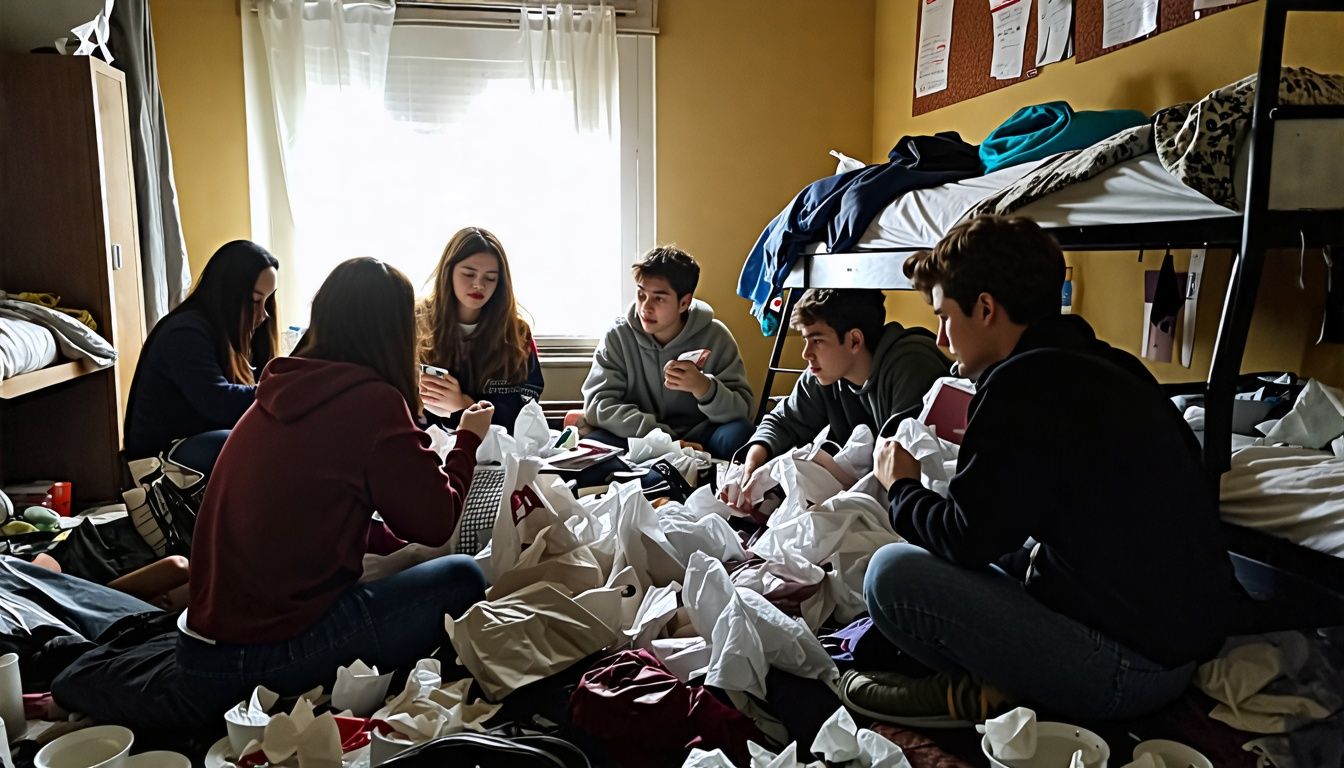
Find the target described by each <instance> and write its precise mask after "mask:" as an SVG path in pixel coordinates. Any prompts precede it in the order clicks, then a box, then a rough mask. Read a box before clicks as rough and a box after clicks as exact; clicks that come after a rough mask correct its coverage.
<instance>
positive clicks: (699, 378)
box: [663, 360, 710, 399]
mask: <svg viewBox="0 0 1344 768" xmlns="http://www.w3.org/2000/svg"><path fill="white" fill-rule="evenodd" d="M663 386H665V387H667V388H668V389H672V390H676V391H678V392H689V393H690V394H692V395H694V396H695V397H696V399H699V398H702V397H704V396H705V393H707V392H709V386H710V385H709V377H708V376H706V375H705V374H703V373H701V371H700V369H699V368H696V367H695V363H692V362H690V361H689V360H670V361H668V363H667V365H665V366H663Z"/></svg>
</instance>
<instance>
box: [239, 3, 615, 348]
mask: <svg viewBox="0 0 1344 768" xmlns="http://www.w3.org/2000/svg"><path fill="white" fill-rule="evenodd" d="M260 10H261V13H260V19H259V25H260V29H259V32H258V30H256V29H253V30H252V32H251V33H249V32H248V29H249V27H248V22H247V20H246V19H245V20H244V54H245V61H250V62H251V65H252V67H253V68H254V69H257V70H262V71H263V72H264V73H265V74H266V76H265V77H257V76H249V77H248V79H247V83H248V90H249V93H248V110H249V117H248V121H249V136H250V137H251V139H253V140H256V141H257V142H258V143H259V144H264V142H266V141H267V140H268V139H270V137H278V147H268V146H264V145H262V146H256V147H253V148H252V149H251V150H250V152H249V164H250V168H251V171H252V174H251V187H252V199H253V217H252V218H253V232H254V237H257V238H258V240H259V242H263V244H266V245H268V247H272V248H274V249H277V250H276V255H277V256H278V257H279V258H280V259H281V261H282V265H281V277H280V283H281V287H280V297H281V301H282V312H283V313H284V316H283V317H282V322H284V323H285V324H286V325H288V324H290V323H292V322H303V321H304V320H303V318H305V317H306V315H307V311H308V304H309V303H310V302H311V299H312V295H313V293H314V292H316V289H317V287H318V286H319V285H320V284H321V282H322V280H323V279H325V277H326V275H327V274H328V273H329V272H330V270H331V268H332V267H334V266H335V265H336V264H337V263H339V262H340V261H342V260H344V259H347V258H350V257H352V256H375V257H378V258H381V259H384V260H386V261H388V262H389V263H392V264H394V265H396V266H397V267H399V268H400V269H401V270H402V271H404V272H405V273H406V274H407V275H408V276H409V277H410V278H411V281H412V282H413V283H414V284H415V285H416V286H417V287H418V288H423V287H424V286H425V285H426V283H427V281H428V279H429V278H430V276H431V274H432V271H433V269H434V267H435V265H436V264H437V261H438V258H439V255H440V253H441V252H442V250H443V246H444V244H445V243H446V242H447V241H448V239H449V237H451V236H452V234H453V232H455V231H456V230H457V229H459V228H461V227H464V226H480V227H485V228H487V229H490V230H492V231H494V232H495V234H497V235H499V237H500V238H501V240H502V241H503V243H504V247H505V250H506V251H507V252H508V255H509V259H510V262H511V267H512V273H513V278H514V290H515V293H516V294H517V297H518V300H519V303H520V305H521V306H522V307H523V309H524V311H525V312H526V313H527V314H528V315H529V317H530V318H531V321H532V327H533V331H534V333H535V334H536V335H538V336H580V337H597V336H600V335H601V333H602V331H603V330H604V329H605V328H606V327H607V326H608V325H609V324H610V323H611V321H612V319H613V318H614V317H615V316H616V315H617V314H619V313H620V312H622V311H623V309H624V306H623V301H622V299H621V296H622V287H623V285H624V284H625V283H628V282H629V279H630V278H629V271H628V269H627V268H626V265H628V264H629V263H630V262H631V261H633V259H634V256H635V255H636V254H632V253H622V251H621V226H622V223H621V222H622V220H621V194H620V176H621V142H620V120H619V101H618V99H619V90H618V89H619V80H618V61H617V54H616V49H617V40H616V25H615V13H614V11H613V9H612V8H610V7H603V6H593V7H588V8H586V9H583V10H577V9H575V8H573V7H572V6H568V5H563V6H558V7H552V8H547V9H545V11H544V12H538V10H537V9H535V8H534V9H532V10H531V12H523V13H522V19H521V23H520V30H510V29H479V28H461V27H435V26H423V25H413V24H404V25H397V26H396V27H395V28H393V27H392V26H391V18H392V11H391V8H390V5H388V6H381V5H376V4H375V5H368V4H366V2H361V3H358V4H356V3H350V4H349V6H343V5H342V3H340V2H336V0H318V1H317V2H315V1H314V0H306V2H304V1H303V0H266V1H265V2H263V3H262V4H261V6H260ZM249 35H250V37H249ZM258 37H261V38H264V44H262V42H261V41H259V40H258ZM263 53H264V56H263ZM263 58H264V62H265V63H264V66H263V65H262V64H261V63H260V62H261V61H262V59H263ZM267 89H269V90H270V92H271V98H266V93H265V92H266V91H267ZM268 112H273V113H274V116H273V117H272V116H270V115H269V114H267V113H268ZM267 121H271V122H273V123H274V126H275V127H274V128H273V129H272V130H270V131H258V130H255V128H256V127H257V126H258V125H261V124H266V123H267ZM271 143H272V144H274V143H275V141H274V140H272V142H271ZM268 160H269V162H268ZM277 165H279V166H282V167H283V181H284V183H283V186H282V185H280V184H279V183H278V182H277V179H276V176H277V172H276V169H275V168H274V166H277ZM286 206H288V208H289V209H290V211H292V218H291V216H290V215H289V214H288V213H287V212H286V211H285V208H286ZM291 221H292V228H291V227H290V226H289V223H290V222H291ZM268 241H269V242H268ZM285 251H288V253H286V252H285ZM287 257H288V258H287ZM291 263H292V264H293V265H294V268H292V269H287V267H289V266H290V264H291Z"/></svg>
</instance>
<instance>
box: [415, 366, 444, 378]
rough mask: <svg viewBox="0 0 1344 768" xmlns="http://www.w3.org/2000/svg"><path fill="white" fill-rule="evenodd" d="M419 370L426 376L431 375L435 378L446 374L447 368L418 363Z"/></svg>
mask: <svg viewBox="0 0 1344 768" xmlns="http://www.w3.org/2000/svg"><path fill="white" fill-rule="evenodd" d="M420 372H421V373H423V374H425V375H426V376H433V377H434V378H436V379H442V378H444V377H445V376H447V375H448V370H447V369H445V368H440V367H438V366H435V365H425V364H424V363H421V364H420Z"/></svg>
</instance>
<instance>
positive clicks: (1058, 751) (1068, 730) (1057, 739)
mask: <svg viewBox="0 0 1344 768" xmlns="http://www.w3.org/2000/svg"><path fill="white" fill-rule="evenodd" d="M1079 749H1081V750H1083V759H1084V760H1085V761H1086V765H1087V768H1106V761H1108V760H1110V759H1111V748H1110V747H1108V746H1107V745H1106V742H1105V741H1103V740H1102V738H1101V737H1100V736H1098V735H1097V734H1095V733H1093V732H1091V731H1089V730H1087V729H1086V728H1079V727H1078V726H1076V725H1069V724H1068V723H1049V722H1046V723H1037V724H1036V754H1035V755H1032V756H1031V757H1028V758H1023V759H1021V760H1000V759H998V758H996V757H994V753H993V752H992V751H991V749H990V746H989V737H988V736H985V737H983V738H981V739H980V751H981V752H984V753H985V757H987V758H989V764H990V765H992V766H994V768H1062V766H1067V765H1068V764H1069V760H1070V759H1071V758H1072V757H1073V753H1074V752H1075V751H1077V750H1079Z"/></svg>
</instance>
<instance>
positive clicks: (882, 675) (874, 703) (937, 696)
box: [840, 670, 1013, 728]
mask: <svg viewBox="0 0 1344 768" xmlns="http://www.w3.org/2000/svg"><path fill="white" fill-rule="evenodd" d="M840 700H841V701H843V702H844V704H845V706H847V707H849V708H850V709H852V710H854V711H855V712H857V713H859V714H861V715H864V716H865V717H871V718H873V719H874V720H880V721H882V722H886V723H895V724H896V725H904V726H910V727H916V728H970V727H971V726H972V725H974V724H975V723H982V722H984V721H985V720H986V719H988V718H991V717H994V716H996V715H999V714H1001V713H1003V712H1006V711H1007V710H1008V709H1009V708H1010V707H1011V706H1012V704H1013V701H1012V699H1011V697H1010V696H1009V695H1008V694H1006V693H1004V692H1003V691H1001V690H999V689H998V688H996V687H994V686H993V685H991V684H989V683H986V682H982V681H977V680H976V679H975V678H973V677H971V676H970V675H968V674H966V673H964V672H961V673H953V674H947V673H942V672H940V673H938V674H936V675H931V676H928V677H907V676H906V675H902V674H899V673H896V672H857V671H853V670H851V671H849V672H846V673H845V674H844V676H842V677H841V678H840Z"/></svg>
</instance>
